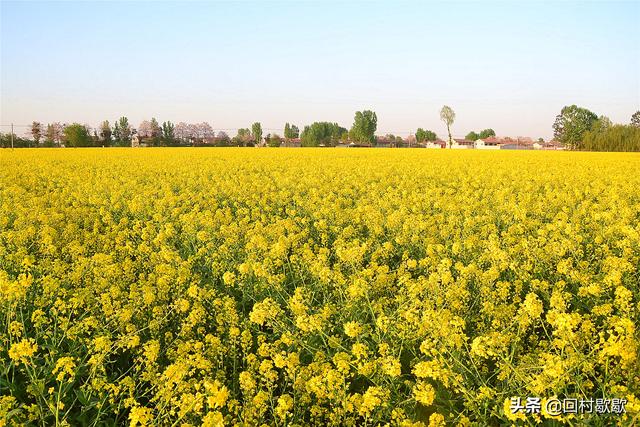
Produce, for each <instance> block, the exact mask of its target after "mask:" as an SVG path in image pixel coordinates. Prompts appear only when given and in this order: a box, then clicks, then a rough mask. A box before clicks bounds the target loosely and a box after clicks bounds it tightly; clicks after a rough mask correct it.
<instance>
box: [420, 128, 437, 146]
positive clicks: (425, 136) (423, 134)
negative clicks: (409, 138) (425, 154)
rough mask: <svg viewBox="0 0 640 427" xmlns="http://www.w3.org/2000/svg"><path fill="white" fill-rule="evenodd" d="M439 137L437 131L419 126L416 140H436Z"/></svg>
mask: <svg viewBox="0 0 640 427" xmlns="http://www.w3.org/2000/svg"><path fill="white" fill-rule="evenodd" d="M437 138H438V137H437V136H436V134H435V132H432V131H430V130H424V129H422V128H418V130H417V131H416V141H417V142H420V143H421V142H425V141H435V140H436V139H437Z"/></svg>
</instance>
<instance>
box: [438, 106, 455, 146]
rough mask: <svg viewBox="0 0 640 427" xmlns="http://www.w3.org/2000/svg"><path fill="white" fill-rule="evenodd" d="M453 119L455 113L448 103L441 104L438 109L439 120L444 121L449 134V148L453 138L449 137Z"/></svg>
mask: <svg viewBox="0 0 640 427" xmlns="http://www.w3.org/2000/svg"><path fill="white" fill-rule="evenodd" d="M455 119H456V113H455V112H454V111H453V110H452V109H451V107H449V106H448V105H445V106H443V107H442V109H441V110H440V120H442V121H443V122H445V124H446V125H447V133H448V134H449V148H451V146H452V145H453V140H452V139H451V125H452V124H453V122H454V120H455Z"/></svg>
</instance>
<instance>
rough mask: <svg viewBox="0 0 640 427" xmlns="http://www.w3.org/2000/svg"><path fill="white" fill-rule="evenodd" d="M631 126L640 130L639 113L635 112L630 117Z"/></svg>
mask: <svg viewBox="0 0 640 427" xmlns="http://www.w3.org/2000/svg"><path fill="white" fill-rule="evenodd" d="M631 126H635V127H637V128H640V111H636V112H635V113H633V114H632V115H631Z"/></svg>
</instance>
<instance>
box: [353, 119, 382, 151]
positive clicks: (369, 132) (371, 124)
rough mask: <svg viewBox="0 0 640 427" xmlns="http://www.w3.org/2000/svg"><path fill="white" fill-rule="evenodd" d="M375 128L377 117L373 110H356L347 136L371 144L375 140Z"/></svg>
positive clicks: (376, 126)
mask: <svg viewBox="0 0 640 427" xmlns="http://www.w3.org/2000/svg"><path fill="white" fill-rule="evenodd" d="M377 128H378V117H377V116H376V113H375V112H373V111H371V110H365V111H356V115H355V117H354V118H353V126H351V130H350V131H349V137H350V138H351V140H352V141H355V142H362V143H366V144H371V145H373V144H375V142H376V137H375V133H376V129H377Z"/></svg>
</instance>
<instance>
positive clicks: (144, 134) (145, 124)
mask: <svg viewBox="0 0 640 427" xmlns="http://www.w3.org/2000/svg"><path fill="white" fill-rule="evenodd" d="M138 137H140V139H145V138H151V122H150V121H149V120H143V121H142V123H140V125H139V126H138Z"/></svg>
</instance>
